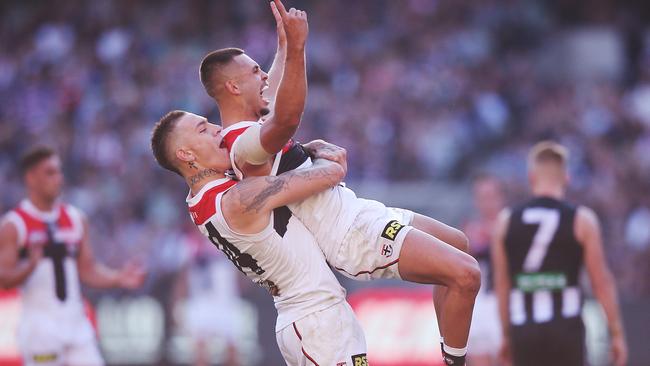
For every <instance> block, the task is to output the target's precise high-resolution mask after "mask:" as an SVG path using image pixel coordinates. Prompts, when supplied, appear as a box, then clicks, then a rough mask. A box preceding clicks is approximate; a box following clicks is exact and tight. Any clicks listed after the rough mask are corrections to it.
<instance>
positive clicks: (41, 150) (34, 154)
mask: <svg viewBox="0 0 650 366" xmlns="http://www.w3.org/2000/svg"><path fill="white" fill-rule="evenodd" d="M56 155H57V154H56V151H54V149H52V148H51V147H48V146H36V147H33V148H31V149H29V150H27V152H26V153H25V154H23V156H22V158H21V159H20V172H21V173H22V174H26V173H27V172H28V171H29V170H31V169H32V168H33V167H35V166H36V165H38V164H39V163H40V162H42V161H44V160H47V159H49V158H50V157H52V156H56Z"/></svg>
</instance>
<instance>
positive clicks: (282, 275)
mask: <svg viewBox="0 0 650 366" xmlns="http://www.w3.org/2000/svg"><path fill="white" fill-rule="evenodd" d="M235 184H237V181H235V180H233V179H230V178H223V179H220V180H215V181H213V182H210V183H208V184H206V185H205V187H203V188H202V189H201V190H200V191H199V193H198V194H196V195H195V196H194V197H192V196H191V194H190V195H189V196H188V198H187V204H188V205H189V211H190V215H191V217H192V220H193V221H194V223H195V224H196V225H197V226H198V227H199V229H200V231H201V233H203V235H205V236H207V237H208V238H209V239H210V241H212V243H214V245H215V246H217V247H218V248H219V249H220V250H221V251H222V252H223V253H224V254H225V255H226V256H227V257H228V258H229V259H230V261H232V263H233V264H234V265H235V266H236V267H237V269H239V270H240V271H241V272H242V273H244V274H245V275H246V276H248V277H249V278H250V279H251V280H252V281H253V282H255V283H257V284H259V285H260V286H262V287H264V288H266V289H267V290H268V291H269V292H270V293H271V295H273V300H274V302H275V307H276V309H277V311H278V319H277V323H276V331H279V330H281V329H283V328H285V327H286V326H288V325H291V323H293V322H295V321H297V320H298V319H301V318H303V317H305V316H307V315H308V314H311V313H314V312H316V311H319V310H323V309H326V308H328V307H331V306H332V305H335V304H338V303H340V302H341V301H343V300H344V299H345V290H344V289H343V288H342V287H341V286H340V285H339V283H338V281H337V280H336V278H335V277H334V275H333V274H332V271H330V269H329V268H328V267H327V264H326V263H325V260H324V258H323V254H322V253H321V251H320V249H319V248H318V246H317V245H316V243H315V241H314V238H313V236H312V235H311V233H310V232H309V231H308V230H307V229H306V228H305V227H304V225H302V223H300V221H298V220H296V219H295V218H292V219H290V220H288V221H287V222H286V223H285V224H284V225H285V232H283V234H282V235H281V234H279V233H278V232H277V231H276V230H275V229H274V219H273V218H271V220H270V222H269V225H268V226H267V227H266V228H265V229H264V230H262V231H261V232H259V233H257V234H250V235H249V234H240V233H237V232H236V231H234V230H232V229H231V228H230V227H229V226H228V223H227V222H226V219H225V218H224V216H223V213H222V211H221V200H222V197H223V195H224V194H225V193H226V192H227V191H228V190H229V189H230V188H232V187H233V186H234V185H235Z"/></svg>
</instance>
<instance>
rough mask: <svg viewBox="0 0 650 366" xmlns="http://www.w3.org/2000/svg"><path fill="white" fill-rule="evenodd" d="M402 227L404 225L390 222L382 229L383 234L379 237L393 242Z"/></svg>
mask: <svg viewBox="0 0 650 366" xmlns="http://www.w3.org/2000/svg"><path fill="white" fill-rule="evenodd" d="M403 227H404V225H402V224H400V223H399V222H398V221H397V220H391V221H389V222H388V225H386V227H385V228H384V232H382V233H381V237H382V238H386V239H388V240H392V241H395V237H396V236H397V234H399V232H400V230H402V228H403Z"/></svg>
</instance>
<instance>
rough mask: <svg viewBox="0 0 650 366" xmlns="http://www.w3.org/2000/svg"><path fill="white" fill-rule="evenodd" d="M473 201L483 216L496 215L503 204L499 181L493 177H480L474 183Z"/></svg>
mask: <svg viewBox="0 0 650 366" xmlns="http://www.w3.org/2000/svg"><path fill="white" fill-rule="evenodd" d="M474 201H475V204H476V207H477V208H478V210H479V211H480V213H481V215H483V216H496V215H497V214H498V213H499V211H501V209H502V208H503V206H504V202H503V201H504V199H503V194H502V192H501V187H500V186H499V183H498V182H497V181H496V180H494V179H481V180H479V181H478V182H476V183H475V184H474Z"/></svg>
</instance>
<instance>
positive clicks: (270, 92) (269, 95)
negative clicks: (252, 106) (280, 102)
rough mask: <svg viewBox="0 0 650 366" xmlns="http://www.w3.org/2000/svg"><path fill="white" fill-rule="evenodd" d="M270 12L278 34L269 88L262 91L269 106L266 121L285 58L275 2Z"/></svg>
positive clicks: (278, 14) (284, 36) (281, 28)
mask: <svg viewBox="0 0 650 366" xmlns="http://www.w3.org/2000/svg"><path fill="white" fill-rule="evenodd" d="M269 4H270V7H271V12H272V13H273V18H275V26H276V29H277V33H278V48H277V51H276V52H275V57H274V58H273V63H272V64H271V68H270V69H269V79H268V83H269V87H268V88H267V89H266V90H264V92H263V94H262V95H263V96H264V98H266V99H268V100H269V101H270V102H271V104H270V105H269V109H270V110H271V114H269V115H267V116H265V117H263V119H265V120H266V119H268V118H269V117H271V116H272V114H273V106H274V105H275V97H276V95H277V93H278V87H279V86H280V80H282V74H283V73H284V60H285V59H286V57H287V34H286V32H285V31H284V24H283V23H282V16H281V15H280V12H279V11H278V7H277V6H276V5H275V2H273V1H272V2H270V3H269Z"/></svg>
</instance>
